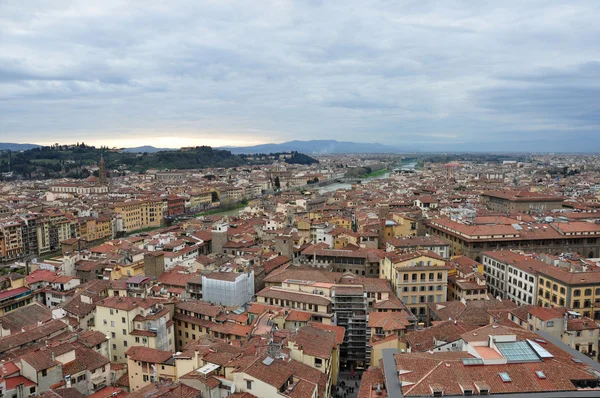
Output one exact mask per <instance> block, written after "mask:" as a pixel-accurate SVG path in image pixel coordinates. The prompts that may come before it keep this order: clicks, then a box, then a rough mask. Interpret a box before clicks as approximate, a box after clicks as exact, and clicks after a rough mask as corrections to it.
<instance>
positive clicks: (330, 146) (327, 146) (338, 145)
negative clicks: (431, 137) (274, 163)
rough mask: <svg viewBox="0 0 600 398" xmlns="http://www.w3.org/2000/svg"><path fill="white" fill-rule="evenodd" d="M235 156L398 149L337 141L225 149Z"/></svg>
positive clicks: (314, 141)
mask: <svg viewBox="0 0 600 398" xmlns="http://www.w3.org/2000/svg"><path fill="white" fill-rule="evenodd" d="M221 149H227V150H229V151H231V152H232V153H235V154H253V153H275V152H291V151H296V152H301V153H305V154H308V155H320V154H332V153H396V152H400V149H399V148H398V147H394V146H390V145H383V144H371V143H359V142H343V141H335V140H311V141H297V140H296V141H288V142H283V143H281V144H262V145H254V146H244V147H231V146H228V147H223V148H221Z"/></svg>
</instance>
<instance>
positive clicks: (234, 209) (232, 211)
mask: <svg viewBox="0 0 600 398" xmlns="http://www.w3.org/2000/svg"><path fill="white" fill-rule="evenodd" d="M246 206H248V204H247V203H236V204H235V205H234V206H232V207H230V208H228V209H222V208H217V209H212V210H207V211H203V212H201V213H197V214H195V215H194V216H195V217H202V216H213V215H232V214H235V213H236V212H239V210H241V209H243V208H244V207H246Z"/></svg>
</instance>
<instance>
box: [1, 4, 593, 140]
mask: <svg viewBox="0 0 600 398" xmlns="http://www.w3.org/2000/svg"><path fill="white" fill-rule="evenodd" d="M599 20H600V2H599V1H597V0H591V1H552V0H543V1H524V0H503V1H497V0H494V1H482V0H477V1H472V0H469V1H452V0H443V1H423V0H417V1H397V0H385V1H367V0H356V1H355V0H342V1H335V0H329V1H320V0H302V1H300V0H299V1H262V0H257V1H247V0H244V1H227V0H215V1H212V0H200V1H198V0H190V1H186V0H184V1H179V0H177V1H175V0H170V1H152V0H144V1H137V0H129V1H126V0H102V1H89V0H82V1H79V0H70V1H67V0H64V1H56V0H47V1H45V0H37V1H36V0H4V1H1V2H0V141H2V142H30V143H54V142H61V143H70V142H75V141H85V142H86V143H92V144H96V145H109V146H137V145H146V144H147V145H154V146H162V147H178V146H184V145H198V144H208V145H215V146H218V145H236V146H239V145H249V144H258V143H265V142H283V141H288V140H293V139H301V140H305V139H323V138H327V139H337V140H346V141H357V142H381V143H389V144H394V145H398V146H401V147H402V146H406V147H415V146H418V147H421V148H424V149H426V148H427V147H428V146H429V145H431V144H435V145H437V146H438V147H439V146H447V147H448V148H460V149H473V148H475V149H480V148H482V147H485V148H490V149H498V148H504V147H505V146H512V147H518V148H523V149H525V150H527V149H536V148H543V149H544V150H561V149H568V150H598V151H600V39H599V38H600V23H599V22H598V21H599Z"/></svg>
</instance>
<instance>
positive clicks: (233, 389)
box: [231, 384, 235, 394]
mask: <svg viewBox="0 0 600 398" xmlns="http://www.w3.org/2000/svg"><path fill="white" fill-rule="evenodd" d="M231 393H232V394H235V384H232V385H231Z"/></svg>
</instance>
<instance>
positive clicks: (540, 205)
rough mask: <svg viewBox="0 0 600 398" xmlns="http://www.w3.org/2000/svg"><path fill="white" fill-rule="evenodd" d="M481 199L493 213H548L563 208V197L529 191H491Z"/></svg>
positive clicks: (482, 195)
mask: <svg viewBox="0 0 600 398" xmlns="http://www.w3.org/2000/svg"><path fill="white" fill-rule="evenodd" d="M481 199H482V201H483V203H485V204H486V206H487V207H488V208H489V209H490V210H492V211H499V212H502V213H515V212H523V213H527V212H529V211H548V210H554V209H560V208H562V204H563V201H564V198H563V197H560V196H554V195H547V194H543V193H539V192H528V191H490V192H485V193H483V194H481Z"/></svg>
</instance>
